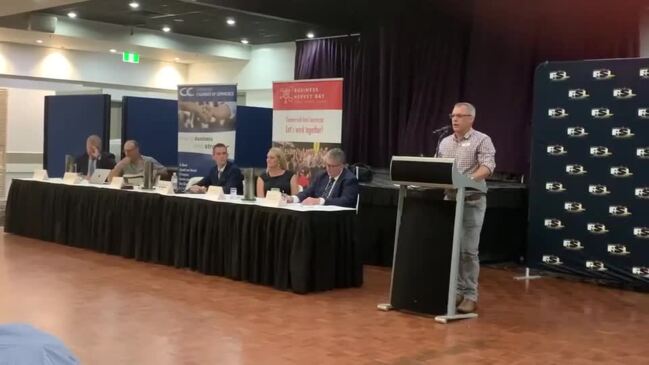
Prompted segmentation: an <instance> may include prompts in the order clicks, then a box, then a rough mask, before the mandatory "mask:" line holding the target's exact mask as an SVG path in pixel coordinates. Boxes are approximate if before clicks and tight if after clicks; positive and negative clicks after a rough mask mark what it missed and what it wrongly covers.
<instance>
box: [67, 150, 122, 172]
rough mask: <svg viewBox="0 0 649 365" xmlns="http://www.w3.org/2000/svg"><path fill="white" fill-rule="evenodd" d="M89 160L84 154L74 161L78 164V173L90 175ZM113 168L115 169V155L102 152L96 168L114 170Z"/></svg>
mask: <svg viewBox="0 0 649 365" xmlns="http://www.w3.org/2000/svg"><path fill="white" fill-rule="evenodd" d="M88 159H89V157H88V154H87V153H84V154H83V155H81V156H79V157H77V158H76V160H74V163H76V164H77V172H80V173H82V174H84V175H88ZM113 167H115V155H113V154H112V153H108V152H102V153H101V154H100V155H99V158H98V159H97V164H96V166H95V168H96V169H108V170H112V169H113Z"/></svg>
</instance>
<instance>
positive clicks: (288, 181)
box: [257, 147, 299, 198]
mask: <svg viewBox="0 0 649 365" xmlns="http://www.w3.org/2000/svg"><path fill="white" fill-rule="evenodd" d="M271 189H279V191H281V192H282V193H285V194H288V195H295V194H297V193H298V191H299V187H298V184H297V177H296V176H295V174H294V173H293V172H292V171H289V170H287V169H286V157H285V156H284V152H283V151H282V150H281V149H280V148H277V147H273V148H271V149H270V150H269V151H268V154H267V155H266V171H264V173H263V174H261V175H260V176H259V177H258V178H257V196H258V197H260V198H263V197H265V196H266V192H267V191H269V190H271Z"/></svg>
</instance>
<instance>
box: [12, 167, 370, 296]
mask: <svg viewBox="0 0 649 365" xmlns="http://www.w3.org/2000/svg"><path fill="white" fill-rule="evenodd" d="M354 220H355V211H354V210H353V209H348V208H341V207H331V206H316V207H305V206H301V205H299V204H289V205H286V206H283V207H269V206H265V205H264V203H263V201H261V200H258V201H256V202H245V201H242V200H241V199H240V198H239V199H227V200H219V201H215V200H214V199H213V198H210V197H208V196H205V195H198V194H178V195H165V194H159V193H156V192H146V191H135V190H120V189H111V188H109V187H107V186H97V185H87V184H86V185H68V184H64V183H62V181H61V180H59V179H50V180H47V181H35V180H31V179H22V180H13V182H12V183H11V188H10V191H9V195H8V198H7V211H6V222H5V231H6V232H8V233H13V234H17V235H22V236H27V237H32V238H36V239H40V240H45V241H53V242H57V243H61V244H64V245H69V246H75V247H81V248H86V249H90V250H95V251H98V252H103V253H107V254H112V255H120V256H123V257H127V258H133V259H136V260H141V261H146V262H152V263H158V264H164V265H170V266H175V267H178V268H189V269H192V270H195V271H198V272H201V273H205V274H212V275H219V276H225V277H228V278H231V279H235V280H244V281H248V282H251V283H256V284H262V285H267V286H272V287H274V288H277V289H281V290H292V291H294V292H296V293H307V292H312V291H323V290H330V289H334V288H347V287H357V286H361V285H362V282H363V276H362V275H363V274H362V263H361V260H360V254H359V253H358V252H357V248H356V245H355V241H354Z"/></svg>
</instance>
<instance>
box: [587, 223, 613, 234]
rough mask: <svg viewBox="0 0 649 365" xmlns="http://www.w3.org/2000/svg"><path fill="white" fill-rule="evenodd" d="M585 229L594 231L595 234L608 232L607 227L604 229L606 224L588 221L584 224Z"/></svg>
mask: <svg viewBox="0 0 649 365" xmlns="http://www.w3.org/2000/svg"><path fill="white" fill-rule="evenodd" d="M586 229H587V230H588V232H590V233H595V234H604V233H606V232H608V229H606V225H604V224H603V223H588V224H587V225H586Z"/></svg>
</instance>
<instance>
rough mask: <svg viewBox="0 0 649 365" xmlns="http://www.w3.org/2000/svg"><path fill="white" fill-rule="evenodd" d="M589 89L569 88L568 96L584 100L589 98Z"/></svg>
mask: <svg viewBox="0 0 649 365" xmlns="http://www.w3.org/2000/svg"><path fill="white" fill-rule="evenodd" d="M589 96H590V95H588V91H586V90H584V89H572V90H568V97H569V98H570V99H573V100H583V99H588V97H589Z"/></svg>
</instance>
